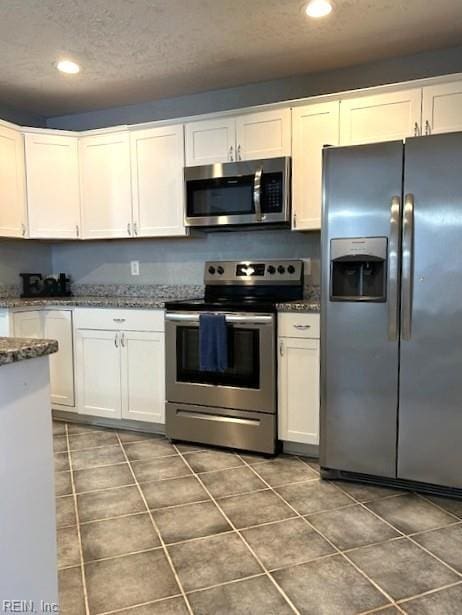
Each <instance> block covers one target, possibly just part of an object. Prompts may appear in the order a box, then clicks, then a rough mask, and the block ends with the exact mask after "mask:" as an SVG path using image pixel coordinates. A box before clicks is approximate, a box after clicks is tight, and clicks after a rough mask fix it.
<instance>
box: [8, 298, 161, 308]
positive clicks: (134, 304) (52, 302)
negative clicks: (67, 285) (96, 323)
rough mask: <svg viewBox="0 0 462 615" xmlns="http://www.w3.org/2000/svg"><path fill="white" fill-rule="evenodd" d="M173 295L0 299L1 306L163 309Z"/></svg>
mask: <svg viewBox="0 0 462 615" xmlns="http://www.w3.org/2000/svg"><path fill="white" fill-rule="evenodd" d="M171 300H172V298H171V297H168V298H166V297H162V298H161V297H121V296H114V297H112V296H111V297H93V296H92V297H65V298H62V297H61V298H60V297H52V298H43V299H20V298H18V297H13V298H8V297H5V298H3V299H0V308H23V307H47V306H68V307H101V308H105V307H107V308H139V309H151V310H162V309H163V308H164V307H165V302H166V301H171Z"/></svg>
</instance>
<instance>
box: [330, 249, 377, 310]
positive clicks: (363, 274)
mask: <svg viewBox="0 0 462 615" xmlns="http://www.w3.org/2000/svg"><path fill="white" fill-rule="evenodd" d="M386 283H387V238H386V237H354V238H351V239H331V242H330V300H331V301H376V302H380V301H386V298H387V296H386V295H387V292H386V288H387V285H386Z"/></svg>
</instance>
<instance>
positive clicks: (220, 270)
mask: <svg viewBox="0 0 462 615" xmlns="http://www.w3.org/2000/svg"><path fill="white" fill-rule="evenodd" d="M217 271H218V273H219V274H220V275H223V274H224V272H225V270H224V269H223V267H222V266H221V265H218V267H217Z"/></svg>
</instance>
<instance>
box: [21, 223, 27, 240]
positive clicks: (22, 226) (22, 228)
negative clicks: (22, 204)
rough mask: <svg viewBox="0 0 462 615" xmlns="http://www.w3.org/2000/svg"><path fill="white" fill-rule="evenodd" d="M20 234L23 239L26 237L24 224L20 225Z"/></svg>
mask: <svg viewBox="0 0 462 615" xmlns="http://www.w3.org/2000/svg"><path fill="white" fill-rule="evenodd" d="M21 234H22V236H23V237H25V236H26V225H25V224H24V223H23V224H21Z"/></svg>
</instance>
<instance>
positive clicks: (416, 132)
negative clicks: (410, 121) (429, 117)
mask: <svg viewBox="0 0 462 615" xmlns="http://www.w3.org/2000/svg"><path fill="white" fill-rule="evenodd" d="M419 136H420V128H419V123H418V122H414V137H419Z"/></svg>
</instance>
